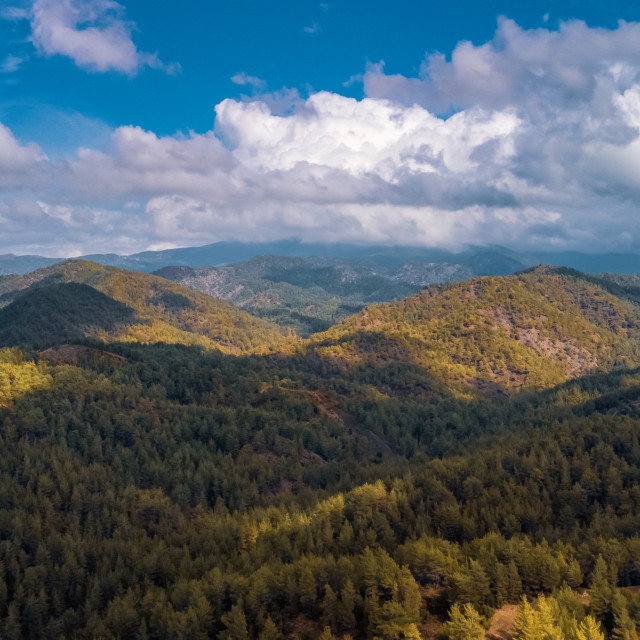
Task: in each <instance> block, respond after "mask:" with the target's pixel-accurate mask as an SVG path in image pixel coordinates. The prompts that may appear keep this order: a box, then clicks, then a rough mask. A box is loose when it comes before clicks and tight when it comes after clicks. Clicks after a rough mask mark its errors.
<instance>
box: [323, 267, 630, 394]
mask: <svg viewBox="0 0 640 640" xmlns="http://www.w3.org/2000/svg"><path fill="white" fill-rule="evenodd" d="M590 279H591V278H590V277H588V276H587V277H582V274H577V272H576V275H567V274H559V273H558V272H557V270H556V269H554V268H548V267H538V268H536V269H533V270H530V271H529V272H525V273H521V274H518V275H516V276H509V277H502V278H480V279H478V278H476V279H472V280H469V281H465V282H462V283H457V284H453V285H448V286H444V287H435V286H431V287H429V288H427V289H425V290H424V291H422V292H420V293H418V294H415V295H414V296H412V297H410V298H407V299H405V300H401V301H398V302H394V303H390V304H382V305H372V306H370V307H368V308H367V309H366V310H363V311H361V312H360V313H358V314H356V315H354V316H351V317H350V318H347V319H346V320H345V321H344V322H342V323H341V324H339V325H337V326H335V327H333V328H332V329H330V330H328V331H327V332H325V333H322V334H316V335H314V336H312V339H311V342H310V345H311V346H310V348H311V349H312V350H313V351H314V352H315V353H317V354H318V355H319V356H321V357H323V358H328V359H330V360H331V361H333V362H336V363H338V364H339V365H340V366H342V367H343V368H344V369H350V368H353V367H360V368H362V367H378V368H380V367H385V366H387V365H388V364H389V363H393V362H396V361H403V362H409V363H412V364H414V365H415V366H417V367H420V368H422V369H424V370H425V371H427V372H429V373H430V374H432V375H433V376H434V377H435V378H436V379H438V380H441V381H444V382H446V384H447V385H448V386H449V387H450V388H452V389H455V390H456V391H457V392H458V393H463V394H464V393H467V392H469V391H471V390H479V391H483V392H489V393H494V394H496V395H502V394H507V393H513V392H515V391H518V390H521V389H541V388H547V387H551V386H554V385H557V384H560V383H562V382H564V381H566V380H568V379H571V378H575V377H578V376H582V375H586V374H589V373H591V372H594V371H610V370H612V369H614V368H616V367H619V366H628V367H631V366H637V365H639V364H640V348H639V346H640V343H639V340H640V308H639V307H637V306H636V305H635V304H633V303H631V302H629V301H627V300H623V299H621V298H618V297H616V296H614V295H612V294H610V293H609V292H607V291H606V290H605V289H604V288H602V287H601V286H597V285H596V284H593V283H592V282H590Z"/></svg>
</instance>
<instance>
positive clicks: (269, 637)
mask: <svg viewBox="0 0 640 640" xmlns="http://www.w3.org/2000/svg"><path fill="white" fill-rule="evenodd" d="M281 637H282V634H281V633H280V632H279V631H278V627H276V623H275V622H274V621H273V620H272V619H271V616H267V619H266V620H265V621H264V626H263V627H262V631H261V633H260V636H259V637H258V640H279V639H280V638H281Z"/></svg>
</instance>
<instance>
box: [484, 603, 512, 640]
mask: <svg viewBox="0 0 640 640" xmlns="http://www.w3.org/2000/svg"><path fill="white" fill-rule="evenodd" d="M517 615H518V605H517V604H505V605H504V606H502V607H500V608H499V609H496V612H495V613H494V614H493V618H491V626H490V627H489V630H488V631H487V634H486V636H485V637H486V639H487V640H511V638H513V627H514V623H515V621H516V616H517Z"/></svg>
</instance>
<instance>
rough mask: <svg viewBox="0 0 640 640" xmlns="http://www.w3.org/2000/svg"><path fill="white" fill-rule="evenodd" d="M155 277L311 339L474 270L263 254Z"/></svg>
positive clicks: (168, 271) (173, 269)
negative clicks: (369, 309) (378, 305)
mask: <svg viewBox="0 0 640 640" xmlns="http://www.w3.org/2000/svg"><path fill="white" fill-rule="evenodd" d="M155 274H156V275H158V276H162V277H163V278H167V279H169V280H174V281H175V282H179V283H180V284H182V285H184V286H187V287H190V288H192V289H196V290H198V291H202V292H204V293H207V294H209V295H211V296H214V297H216V298H221V299H223V300H229V301H230V302H233V303H234V304H235V305H237V306H239V307H241V308H243V309H245V310H247V311H249V312H250V313H252V314H254V315H257V316H259V317H264V318H268V319H269V320H272V321H274V322H277V323H278V324H281V325H284V326H287V327H291V328H293V329H295V330H296V331H297V333H298V334H299V335H302V336H308V335H309V334H311V333H315V332H317V331H322V330H325V329H328V328H329V327H330V326H331V325H333V324H335V323H336V322H339V321H340V320H342V319H344V318H346V317H347V316H348V315H350V314H352V313H355V312H356V311H359V310H360V309H362V308H363V307H364V306H366V305H367V304H370V303H372V302H386V301H389V300H395V299H398V298H402V297H405V296H408V295H410V294H412V293H414V292H415V291H417V290H419V289H420V288H422V287H424V286H425V285H427V284H429V283H432V282H448V281H450V280H461V279H464V278H465V277H468V276H469V275H471V272H470V271H468V270H467V269H465V268H463V267H461V266H459V265H449V264H446V263H429V264H401V265H398V266H393V267H386V266H384V265H380V264H376V263H373V262H370V261H367V260H356V259H349V260H347V259H342V258H331V257H326V256H322V257H311V258H289V257H281V256H261V257H258V258H253V259H252V260H249V261H247V262H239V263H234V264H231V265H227V266H220V267H212V266H208V267H200V268H197V269H192V268H190V267H165V268H164V269H160V270H159V271H156V272H155Z"/></svg>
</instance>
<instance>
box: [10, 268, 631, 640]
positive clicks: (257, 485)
mask: <svg viewBox="0 0 640 640" xmlns="http://www.w3.org/2000/svg"><path fill="white" fill-rule="evenodd" d="M58 269H59V270H56V269H55V268H54V269H53V270H45V271H44V272H35V273H34V274H30V275H29V276H27V277H25V278H24V279H20V278H19V279H13V280H12V281H11V280H9V279H3V280H1V281H0V287H2V290H1V294H2V295H3V296H4V301H5V302H6V303H7V304H6V306H5V307H4V308H3V309H2V310H0V323H1V324H2V326H0V331H4V332H5V333H2V334H0V335H2V337H3V339H4V340H6V341H7V342H10V341H11V340H12V339H14V340H16V341H17V342H22V341H27V342H29V343H30V346H31V347H33V346H36V345H37V346H38V348H40V343H38V342H37V336H38V330H39V327H42V330H43V331H44V330H46V331H49V330H50V331H51V332H52V333H57V334H58V338H59V339H63V338H64V340H68V341H70V342H76V343H80V344H65V345H58V346H56V347H54V348H50V349H45V350H42V351H36V350H34V349H33V348H26V349H24V350H21V349H19V348H16V347H13V348H6V349H0V638H2V639H3V640H4V639H5V638H6V639H7V640H21V639H22V638H27V639H40V638H42V639H49V638H50V639H52V640H58V639H59V638H87V639H89V638H110V639H123V640H125V639H126V640H128V639H134V638H135V639H137V638H140V639H141V640H164V639H165V638H166V639H170V640H178V639H182V638H185V639H193V640H199V639H205V638H216V639H217V640H252V639H254V638H255V639H258V640H281V639H287V640H334V639H336V638H340V639H341V640H347V639H348V638H351V639H352V640H436V638H439V637H442V638H444V639H446V640H482V639H483V638H484V637H485V629H486V628H487V626H488V624H489V622H490V620H491V618H492V617H493V616H494V613H495V611H496V609H497V608H500V607H505V606H511V607H512V608H513V609H515V608H517V607H518V606H519V613H518V615H517V618H516V620H515V627H516V628H515V635H514V634H512V633H511V632H510V631H507V632H505V633H502V632H501V633H500V635H497V636H496V637H500V638H516V639H517V640H549V639H553V640H604V637H605V636H604V634H605V633H606V634H607V638H608V639H609V640H612V639H615V640H620V639H624V640H638V635H637V632H638V627H639V625H640V597H638V593H637V591H638V589H637V588H638V587H640V538H639V537H638V532H639V531H640V401H639V399H640V367H639V366H638V364H639V363H638V355H637V346H638V337H639V330H638V307H636V306H635V305H634V304H633V303H632V302H630V301H629V300H624V299H622V298H619V297H615V296H612V295H611V294H610V293H609V292H607V291H605V290H604V289H603V288H601V287H599V286H598V285H597V284H594V283H593V282H589V281H588V279H585V278H583V277H582V276H581V275H580V274H575V273H574V274H568V273H558V272H557V271H555V270H549V269H538V270H535V271H533V272H531V273H525V274H520V275H518V276H513V277H508V278H483V279H475V280H471V281H468V282H466V283H462V284H459V285H453V286H449V287H443V288H437V287H433V288H430V289H427V290H425V291H423V292H421V293H420V294H417V295H415V296H413V297H411V298H408V299H407V300H404V301H402V302H397V303H390V304H387V305H376V306H373V307H370V308H368V309H366V310H364V311H362V312H360V313H358V314H356V315H355V316H353V317H351V318H349V319H347V320H346V321H345V322H344V323H343V324H341V325H339V326H336V327H334V328H333V329H331V330H330V331H329V332H327V333H325V334H323V335H320V336H318V337H314V338H313V339H312V340H309V341H307V342H304V343H301V342H300V341H299V339H298V338H296V337H290V338H288V339H287V340H284V339H283V337H282V336H281V335H280V334H279V333H277V332H276V333H275V334H265V335H274V338H273V342H271V343H270V342H268V341H267V340H265V341H263V342H259V341H257V340H258V338H259V337H260V335H261V334H259V333H253V330H254V328H255V327H266V328H268V329H269V330H270V331H274V329H273V327H271V326H270V325H268V324H265V323H261V322H260V321H258V320H257V319H254V318H251V317H248V316H245V314H243V313H241V312H239V311H237V310H234V309H233V308H232V307H230V306H228V305H227V304H224V303H221V302H218V301H215V300H211V301H209V299H208V298H207V297H206V296H204V295H203V294H196V293H194V292H190V291H186V290H184V289H182V288H180V287H179V286H178V285H175V284H172V283H166V282H164V281H162V280H161V279H159V278H152V277H147V276H141V275H140V274H135V273H130V272H123V271H120V270H117V269H105V268H102V267H98V266H96V265H91V264H89V263H82V262H71V263H66V264H64V265H61V266H60V267H58ZM7 283H9V285H7ZM619 286H624V285H619ZM176 296H183V297H182V298H179V297H176ZM190 296H194V297H190ZM198 296H202V298H200V297H198ZM185 301H187V302H189V303H190V304H192V305H193V306H192V307H187V302H185ZM210 305H213V306H210ZM183 311H184V312H185V313H187V312H188V313H189V314H191V315H181V314H182V312H183ZM196 312H197V313H196ZM200 313H201V314H202V315H199V314H200ZM207 314H210V315H207ZM216 314H217V315H216ZM234 314H236V315H234ZM132 315H133V316H134V319H133V320H132V319H131V318H132ZM158 318H160V319H158ZM247 318H248V319H247ZM238 319H243V320H246V322H247V323H249V321H251V322H255V323H257V324H255V325H254V324H246V325H245V324H242V323H240V324H239V325H238V326H236V324H234V323H235V322H236V321H238V322H239V320H238ZM196 320H198V322H200V323H202V324H197V323H196V322H195V321H196ZM132 322H134V323H138V324H140V325H142V326H145V327H147V328H148V330H154V331H155V327H156V326H157V324H156V323H158V322H163V323H165V325H162V326H166V327H169V328H170V329H169V328H166V329H165V330H166V331H167V332H168V331H170V330H173V331H178V329H176V325H177V323H178V322H183V324H182V325H180V326H182V327H185V328H184V329H180V331H184V333H185V334H187V335H195V334H192V333H189V332H190V331H193V330H194V327H199V326H204V327H207V326H209V325H207V323H208V322H211V323H213V322H216V323H218V325H222V326H223V327H224V330H225V331H228V332H229V336H230V337H229V338H228V340H229V344H230V345H231V346H233V347H234V350H232V348H231V346H228V347H226V348H227V349H228V351H229V353H224V352H223V350H220V349H217V348H212V349H209V348H201V347H200V346H189V345H184V344H160V343H151V342H153V340H147V342H149V344H139V343H136V342H134V341H133V340H134V339H135V335H134V334H131V333H127V332H130V331H131V327H132V326H133V327H135V326H136V325H135V324H133V325H132V324H131V323H132ZM145 322H146V323H147V324H145ZM171 322H174V323H175V325H174V324H170V323H171ZM47 323H49V324H47ZM189 323H194V324H193V326H192V325H190V324H189ZM225 323H226V324H225ZM218 325H216V326H218ZM51 326H52V328H50V327H51ZM211 326H213V325H211ZM122 327H124V329H123V328H122ZM149 328H150V329H149ZM256 331H257V330H256ZM20 332H23V333H20ZM92 332H93V333H92ZM100 332H104V333H103V334H102V335H103V337H105V338H108V337H110V336H111V335H113V334H115V335H114V338H115V340H114V341H113V342H111V343H108V344H107V343H103V342H100V341H98V340H96V339H95V338H94V339H92V340H86V338H85V337H84V336H86V335H87V333H89V334H90V335H93V336H96V335H100ZM123 332H124V333H123ZM243 332H244V333H243ZM158 335H162V334H161V333H159V332H158V333H157V334H153V337H157V336H158ZM172 335H176V334H172ZM178 335H179V336H182V335H183V334H178ZM198 335H205V333H204V330H203V333H202V334H198ZM12 336H13V337H12ZM238 336H241V338H240V337H238ZM256 336H257V337H256ZM169 337H171V336H169ZM254 339H255V340H256V341H257V342H252V340H254ZM210 340H211V342H210V343H207V346H211V345H214V344H217V343H215V341H214V340H213V339H212V338H211V339H210ZM233 341H236V342H233ZM245 341H246V342H245ZM235 345H238V346H235ZM256 345H257V346H256ZM265 345H273V348H272V350H271V351H268V352H267V348H266V346H265ZM276 345H284V346H285V347H287V348H283V349H280V348H275V346H276ZM42 346H45V345H44V344H42ZM289 347H292V348H289ZM252 348H255V349H257V350H259V349H264V350H265V353H250V349H252ZM243 349H244V350H243ZM287 349H288V350H287ZM239 355H241V356H242V357H238V356H239ZM516 367H517V368H516ZM556 382H557V383H556ZM499 390H502V393H501V394H499V396H500V397H496V394H497V392H498V391H499ZM519 390H523V392H518V391H519ZM523 597H524V598H526V600H525V601H523V600H522V598H523ZM519 603H520V604H519ZM501 613H502V614H504V609H503V610H501ZM494 620H495V618H494ZM440 634H442V636H440ZM505 634H506V635H505Z"/></svg>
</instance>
